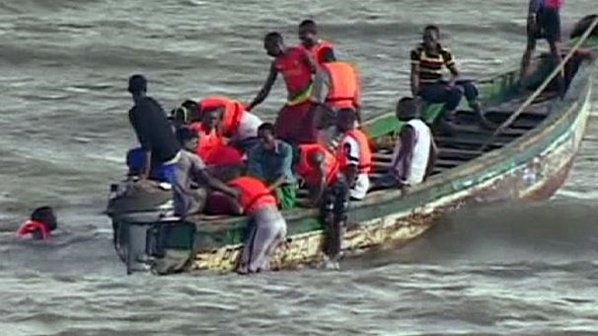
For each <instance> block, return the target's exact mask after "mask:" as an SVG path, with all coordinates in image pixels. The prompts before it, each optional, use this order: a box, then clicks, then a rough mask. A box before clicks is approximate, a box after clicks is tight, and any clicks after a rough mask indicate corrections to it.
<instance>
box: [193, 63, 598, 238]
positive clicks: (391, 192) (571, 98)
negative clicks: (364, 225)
mask: <svg viewBox="0 0 598 336" xmlns="http://www.w3.org/2000/svg"><path fill="white" fill-rule="evenodd" d="M592 65H593V62H588V61H582V64H580V67H579V69H578V71H577V73H576V74H575V77H574V78H573V80H572V82H571V85H570V87H569V90H568V92H567V93H566V95H565V97H564V99H563V100H559V99H558V98H554V99H553V102H552V103H551V104H550V106H549V108H551V109H552V112H551V113H550V114H549V115H548V117H547V118H545V119H544V120H543V121H542V122H540V123H539V124H538V125H537V126H536V127H535V128H534V129H531V130H529V131H528V132H526V134H525V135H522V136H521V137H519V138H517V139H514V140H513V141H511V142H509V143H508V144H506V145H504V146H503V147H501V148H498V149H495V150H492V151H489V152H486V153H484V154H482V155H480V156H478V157H476V158H473V159H471V160H469V161H466V162H463V164H461V165H459V166H457V167H454V168H450V169H447V170H445V171H443V172H442V173H441V174H437V175H433V176H431V177H430V178H429V179H428V180H426V181H425V182H423V183H421V184H419V185H416V186H414V187H412V188H411V189H410V192H409V194H408V195H407V196H405V197H402V196H401V191H400V190H398V189H384V190H377V191H374V192H372V193H370V194H368V196H367V198H366V199H365V200H363V201H359V202H355V203H354V204H355V205H354V207H353V209H354V210H358V209H362V208H367V207H371V206H373V205H375V204H376V203H381V202H388V201H392V200H396V199H401V200H405V199H407V198H411V197H414V196H417V195H419V194H422V193H423V192H425V191H427V190H429V189H432V188H436V187H440V186H442V185H444V184H446V183H451V182H455V181H457V180H461V179H463V178H466V177H471V175H474V174H478V173H480V172H482V171H484V170H491V169H489V168H491V167H492V166H494V165H497V164H500V163H502V162H504V161H505V157H509V156H514V154H517V153H519V152H520V151H521V149H522V148H524V147H528V150H527V151H528V152H529V151H530V149H529V147H532V146H533V147H537V146H538V145H540V144H541V145H542V148H545V147H546V145H544V144H543V143H541V142H542V140H543V139H546V138H550V136H548V135H549V134H551V133H552V132H553V131H554V130H555V129H557V128H559V127H563V125H564V126H567V125H569V124H570V123H571V122H569V119H570V117H571V116H572V115H576V114H577V112H578V109H576V107H581V106H579V99H580V96H581V93H582V92H583V91H584V88H585V87H586V86H587V83H586V84H585V85H582V86H581V87H579V85H580V84H579V82H581V81H582V80H585V81H589V78H588V77H589V74H590V73H591V66H592ZM503 75H504V74H503ZM494 78H500V76H496V77H494ZM559 111H566V113H558V112H559ZM388 115H392V114H386V115H382V116H381V117H384V116H388ZM379 118H380V117H378V118H374V119H372V120H379ZM368 122H369V121H368ZM565 128H567V127H565ZM562 132H563V131H561V132H557V133H558V134H560V133H562ZM540 151H541V149H540ZM533 152H534V153H536V152H538V150H534V151H533ZM489 178H492V176H486V177H485V178H484V179H482V180H480V181H478V183H479V182H483V181H484V180H486V179H489ZM283 214H284V215H285V218H286V220H287V222H289V225H292V224H291V223H290V222H292V221H296V220H301V219H305V218H306V217H313V216H317V215H318V209H309V208H300V209H293V210H290V211H284V212H283ZM243 219H244V217H225V218H223V219H222V220H221V221H220V222H219V223H215V222H216V221H218V219H210V220H207V221H202V220H199V221H193V222H194V223H195V224H196V225H197V227H198V234H200V233H212V234H213V233H216V232H222V231H223V230H226V229H235V228H237V227H236V226H237V225H243V226H245V221H244V220H243ZM205 224H208V225H205Z"/></svg>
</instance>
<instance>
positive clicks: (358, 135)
mask: <svg viewBox="0 0 598 336" xmlns="http://www.w3.org/2000/svg"><path fill="white" fill-rule="evenodd" d="M347 137H351V138H353V139H355V140H356V141H357V143H359V166H358V169H359V173H360V174H362V173H369V172H370V171H371V170H372V151H371V149H370V144H369V141H368V138H367V136H366V135H365V134H364V133H363V132H362V131H360V130H358V129H354V130H350V131H348V132H347V133H345V135H344V136H343V138H342V139H341V141H340V142H339V143H340V145H339V146H338V151H337V154H336V159H337V160H338V165H339V169H340V170H341V171H342V170H344V169H345V168H346V167H347V166H348V165H349V160H348V158H347V153H345V149H344V148H343V147H344V146H343V144H344V143H345V141H346V140H347Z"/></svg>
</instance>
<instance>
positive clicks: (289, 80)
mask: <svg viewBox="0 0 598 336" xmlns="http://www.w3.org/2000/svg"><path fill="white" fill-rule="evenodd" d="M306 52H307V51H305V49H304V48H301V47H292V48H289V49H287V51H286V53H285V54H283V55H281V56H278V57H277V58H276V60H275V61H274V62H275V66H276V69H277V70H278V72H280V73H281V74H282V77H283V78H284V82H285V84H286V86H287V92H288V96H287V104H288V105H297V104H300V103H303V102H305V101H307V100H308V99H309V97H310V95H311V91H312V69H311V67H310V66H309V63H308V62H307V60H306V56H307V55H306Z"/></svg>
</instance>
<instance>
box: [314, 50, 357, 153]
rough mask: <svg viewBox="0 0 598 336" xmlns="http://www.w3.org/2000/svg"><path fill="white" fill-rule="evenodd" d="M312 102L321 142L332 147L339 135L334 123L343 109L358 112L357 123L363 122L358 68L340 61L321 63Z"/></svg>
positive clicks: (315, 80)
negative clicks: (333, 141) (331, 144)
mask: <svg viewBox="0 0 598 336" xmlns="http://www.w3.org/2000/svg"><path fill="white" fill-rule="evenodd" d="M311 99H312V104H313V108H314V123H315V125H314V127H315V128H316V129H317V130H318V142H320V143H322V144H324V145H326V146H329V145H330V143H331V141H332V138H334V137H335V136H337V135H338V132H335V131H338V130H336V127H335V126H336V125H335V124H336V115H337V113H338V111H339V110H340V109H343V108H351V109H353V110H355V111H356V113H357V122H358V124H359V123H360V122H361V80H360V77H359V72H358V70H357V68H356V67H355V65H353V64H352V63H349V62H341V61H335V62H328V63H324V64H322V65H321V67H320V71H318V73H317V74H316V76H315V79H314V93H313V95H312V98H311Z"/></svg>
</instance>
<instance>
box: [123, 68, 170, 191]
mask: <svg viewBox="0 0 598 336" xmlns="http://www.w3.org/2000/svg"><path fill="white" fill-rule="evenodd" d="M128 91H129V93H131V96H132V98H133V102H134V103H135V105H134V106H133V107H132V108H131V109H130V110H129V121H130V123H131V126H132V127H133V129H134V130H135V133H136V134H137V139H138V140H139V143H140V145H141V148H143V151H144V154H145V159H144V160H143V162H144V163H145V166H144V167H143V169H142V170H141V173H140V175H139V177H140V178H141V179H145V178H148V177H149V176H150V175H152V174H151V169H156V168H161V169H163V170H164V171H165V172H166V175H165V179H166V180H167V181H168V182H169V183H171V184H172V179H173V174H172V172H173V171H174V166H175V165H176V163H177V160H178V158H179V153H180V147H179V144H178V142H177V140H176V137H175V135H174V131H173V129H172V127H171V124H170V122H169V121H168V119H167V117H166V114H165V112H164V110H163V109H162V106H160V104H158V102H157V101H156V100H154V99H153V98H151V97H149V96H147V79H146V78H145V77H144V76H143V75H139V74H137V75H133V76H131V77H130V78H129V86H128Z"/></svg>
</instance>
